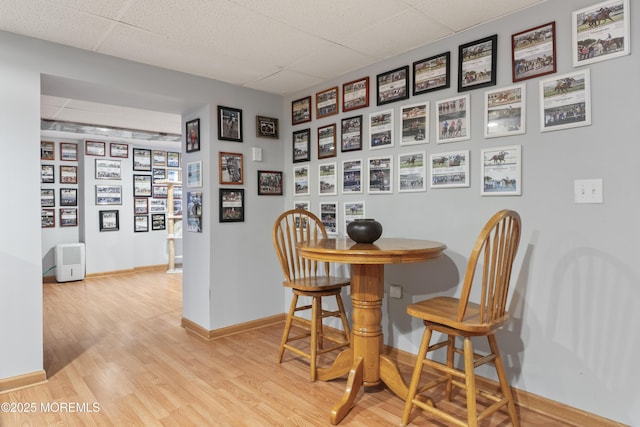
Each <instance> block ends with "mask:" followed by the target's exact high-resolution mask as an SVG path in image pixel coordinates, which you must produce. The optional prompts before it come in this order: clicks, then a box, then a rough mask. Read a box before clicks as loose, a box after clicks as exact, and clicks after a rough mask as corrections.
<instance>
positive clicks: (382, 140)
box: [369, 110, 393, 150]
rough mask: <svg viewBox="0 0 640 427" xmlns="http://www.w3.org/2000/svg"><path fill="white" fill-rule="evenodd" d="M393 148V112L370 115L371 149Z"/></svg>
mask: <svg viewBox="0 0 640 427" xmlns="http://www.w3.org/2000/svg"><path fill="white" fill-rule="evenodd" d="M389 147H393V110H385V111H378V112H375V113H371V114H369V149H370V150H375V149H378V148H389Z"/></svg>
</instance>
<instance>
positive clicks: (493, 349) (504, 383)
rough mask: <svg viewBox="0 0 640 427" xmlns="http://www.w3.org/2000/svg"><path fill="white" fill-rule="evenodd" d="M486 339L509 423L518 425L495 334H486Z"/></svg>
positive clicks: (515, 426) (516, 426)
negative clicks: (493, 357) (492, 357)
mask: <svg viewBox="0 0 640 427" xmlns="http://www.w3.org/2000/svg"><path fill="white" fill-rule="evenodd" d="M487 340H489V347H491V352H492V353H493V354H495V355H496V358H495V359H494V364H495V366H496V372H497V373H498V379H499V380H500V389H501V390H502V394H503V395H504V397H505V398H506V399H507V401H508V403H507V410H508V411H509V417H510V418H511V424H513V426H514V427H518V426H519V425H520V423H519V421H518V414H517V413H516V406H515V403H514V401H513V395H512V394H511V387H509V381H508V380H507V375H506V373H505V371H504V365H503V364H502V358H501V357H500V350H499V349H498V342H497V341H496V337H495V335H488V336H487Z"/></svg>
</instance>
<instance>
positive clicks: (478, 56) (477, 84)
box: [458, 34, 498, 92]
mask: <svg viewBox="0 0 640 427" xmlns="http://www.w3.org/2000/svg"><path fill="white" fill-rule="evenodd" d="M497 62H498V35H497V34H494V35H492V36H489V37H485V38H483V39H480V40H476V41H473V42H470V43H465V44H462V45H460V46H458V92H463V91H466V90H471V89H478V88H481V87H487V86H495V84H496V64H497Z"/></svg>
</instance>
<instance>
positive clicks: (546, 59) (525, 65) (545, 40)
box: [511, 22, 556, 83]
mask: <svg viewBox="0 0 640 427" xmlns="http://www.w3.org/2000/svg"><path fill="white" fill-rule="evenodd" d="M555 72H556V23H555V22H549V23H548V24H543V25H540V26H537V27H535V28H531V29H528V30H525V31H521V32H519V33H516V34H513V35H512V36H511V73H512V79H513V82H514V83H515V82H519V81H522V80H527V79H532V78H534V77H540V76H544V75H547V74H553V73H555Z"/></svg>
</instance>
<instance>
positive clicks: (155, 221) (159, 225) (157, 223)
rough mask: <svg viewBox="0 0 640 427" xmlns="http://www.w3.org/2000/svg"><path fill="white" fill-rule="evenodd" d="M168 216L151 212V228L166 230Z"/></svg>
mask: <svg viewBox="0 0 640 427" xmlns="http://www.w3.org/2000/svg"><path fill="white" fill-rule="evenodd" d="M166 218H167V216H166V215H165V214H151V229H152V230H166V228H167V224H166V223H167V221H166Z"/></svg>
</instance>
